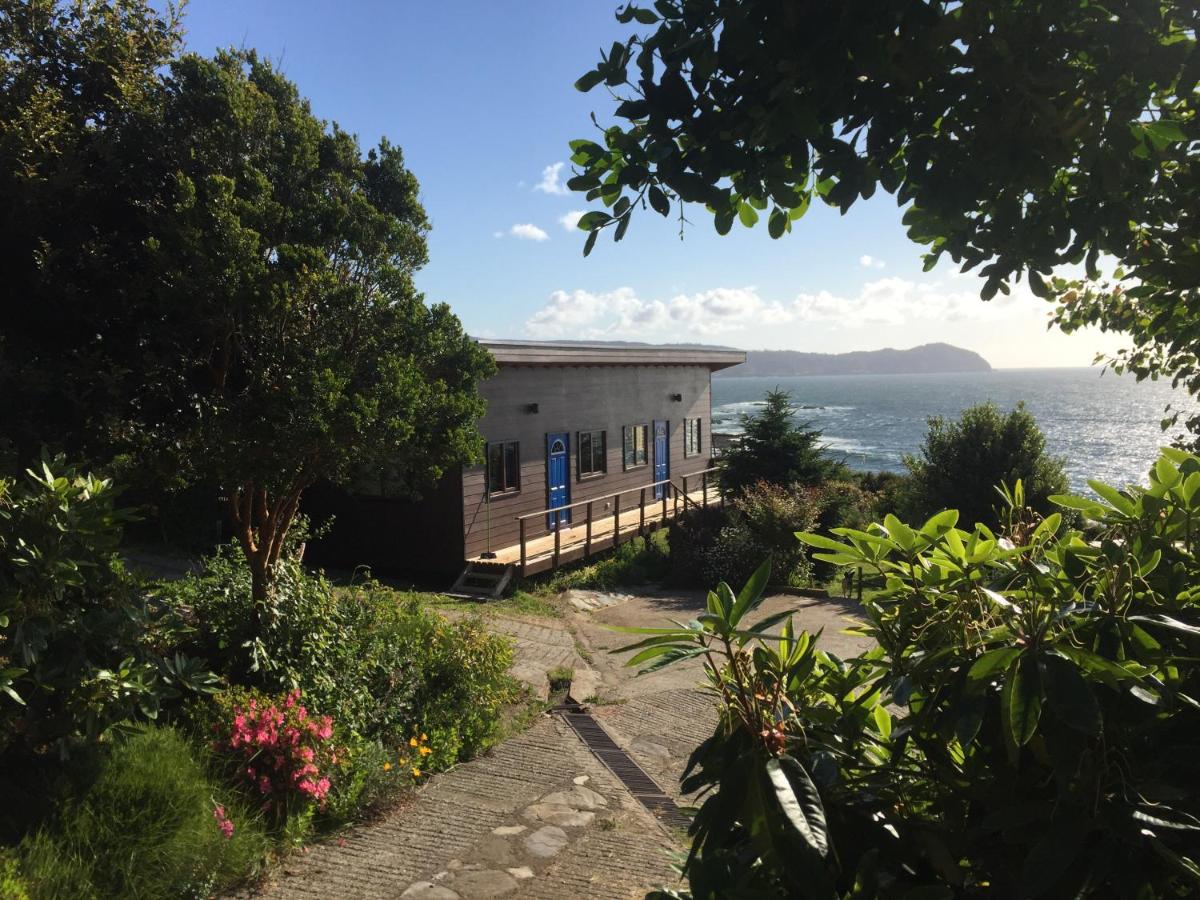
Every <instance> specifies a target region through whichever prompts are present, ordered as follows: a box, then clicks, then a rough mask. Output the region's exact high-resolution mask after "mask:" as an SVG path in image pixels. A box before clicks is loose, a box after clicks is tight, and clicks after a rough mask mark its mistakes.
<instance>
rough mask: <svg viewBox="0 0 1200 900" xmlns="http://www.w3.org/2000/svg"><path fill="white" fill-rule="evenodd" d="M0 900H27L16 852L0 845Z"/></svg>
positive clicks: (27, 892) (27, 894)
mask: <svg viewBox="0 0 1200 900" xmlns="http://www.w3.org/2000/svg"><path fill="white" fill-rule="evenodd" d="M0 900H29V891H28V890H27V889H26V887H25V881H24V879H22V878H21V871H20V862H19V858H18V856H17V854H16V852H15V851H14V850H12V849H10V848H8V847H0Z"/></svg>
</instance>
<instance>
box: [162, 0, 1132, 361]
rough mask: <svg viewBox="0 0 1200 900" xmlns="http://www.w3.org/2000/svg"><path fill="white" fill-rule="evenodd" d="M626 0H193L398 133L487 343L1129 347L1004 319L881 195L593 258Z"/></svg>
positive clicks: (362, 125) (211, 19) (454, 277)
mask: <svg viewBox="0 0 1200 900" xmlns="http://www.w3.org/2000/svg"><path fill="white" fill-rule="evenodd" d="M618 5H619V4H618V3H617V2H614V0H501V2H496V0H490V2H485V0H469V2H468V0H439V2H435V3H430V2H416V0H342V2H332V0H190V2H189V3H188V5H187V9H186V14H185V18H184V27H185V30H186V44H187V47H188V49H189V50H193V51H196V52H198V53H204V54H210V53H212V52H213V51H214V50H216V49H218V48H221V47H230V46H237V47H247V48H254V49H256V50H258V51H259V53H260V54H261V55H264V56H266V57H268V58H270V59H271V60H272V61H274V62H276V63H277V64H278V65H279V67H280V68H281V70H282V71H283V72H284V73H285V74H286V75H287V76H288V77H289V78H291V79H292V80H293V81H294V82H295V83H296V84H297V85H298V86H299V89H300V91H301V93H302V94H303V95H305V96H307V97H308V98H309V99H310V101H311V102H312V106H313V110H314V112H315V113H316V114H317V115H318V116H320V117H321V118H323V119H326V120H330V121H336V122H338V123H339V124H340V125H341V126H342V127H343V128H344V129H346V130H348V131H350V132H353V133H355V134H357V135H358V137H359V140H360V141H361V143H362V145H363V147H364V150H365V149H366V148H367V147H370V146H372V145H374V144H377V143H378V141H379V139H380V138H381V137H385V136H386V137H387V138H388V139H389V140H390V141H392V142H393V143H395V144H398V145H399V146H400V147H401V148H402V149H403V150H404V154H405V160H406V163H407V164H408V166H409V168H410V169H411V170H412V171H413V172H414V174H415V175H416V176H417V178H418V179H419V180H420V182H421V198H422V202H423V204H424V206H425V209H426V211H427V213H428V214H429V217H430V219H431V221H432V223H433V230H432V232H431V234H430V237H429V254H430V262H429V264H428V265H427V266H426V267H425V269H423V270H422V271H421V272H420V273H419V274H418V277H417V284H418V287H419V288H420V289H421V290H422V291H423V292H424V293H425V296H426V299H427V300H429V301H430V302H446V303H449V304H450V306H451V308H452V309H453V310H454V311H455V312H456V313H457V315H458V316H459V317H460V318H461V319H462V322H463V324H464V326H465V327H466V329H467V331H468V332H469V333H471V334H473V335H475V336H477V337H497V338H527V339H555V338H558V339H607V340H642V341H654V342H685V341H686V342H693V341H702V342H705V343H714V344H725V345H730V346H735V347H741V348H744V349H776V350H779V349H788V350H804V351H809V352H824V353H840V352H845V351H850V350H873V349H877V348H881V347H897V348H905V347H912V346H916V345H919V344H923V343H929V342H932V341H945V342H947V343H951V344H955V345H957V346H960V347H965V348H967V349H970V350H974V351H976V352H978V353H980V354H982V355H983V356H984V357H985V358H986V359H987V360H988V361H989V362H991V364H992V365H993V366H996V367H998V368H1010V367H1031V366H1085V365H1090V364H1091V363H1092V361H1093V359H1094V358H1095V356H1096V353H1097V352H1112V351H1114V350H1115V349H1116V348H1117V347H1118V346H1119V343H1118V342H1117V341H1116V340H1114V338H1113V336H1111V335H1103V334H1100V333H1098V332H1085V333H1083V334H1077V335H1072V336H1067V335H1064V334H1062V333H1060V332H1058V331H1057V330H1050V331H1048V330H1047V327H1046V326H1047V316H1048V311H1049V305H1048V304H1047V303H1045V302H1044V301H1040V300H1037V299H1036V298H1034V297H1032V296H1031V295H1030V294H1029V293H1028V292H1027V291H1026V290H1024V289H1023V286H1017V287H1016V288H1015V289H1014V292H1013V295H1012V296H1011V297H1008V298H1003V297H1001V298H998V299H996V300H993V301H991V302H990V303H985V302H983V301H982V300H980V299H979V288H980V282H979V280H978V279H977V278H976V277H975V276H973V275H961V274H959V273H958V272H957V271H956V270H955V268H954V267H953V265H952V264H950V263H949V262H948V261H945V262H943V263H941V264H939V265H938V266H937V267H936V268H935V269H934V270H933V271H932V272H930V273H928V274H923V273H922V271H921V250H922V248H921V247H919V246H918V245H916V244H913V243H912V242H910V241H909V240H908V239H907V237H906V236H905V234H904V231H903V228H902V227H901V224H900V217H901V210H900V209H898V208H897V206H896V203H895V201H894V199H893V198H891V197H890V196H888V195H886V194H884V193H882V192H880V193H878V194H877V195H876V196H875V197H874V198H872V199H871V200H869V201H865V202H863V201H860V202H859V203H858V204H856V205H855V206H854V207H853V208H852V209H851V210H850V211H849V213H848V214H846V215H845V216H841V215H839V214H838V213H837V211H836V210H832V209H829V208H827V207H824V206H822V205H821V204H814V205H813V207H812V208H811V210H810V212H809V213H808V214H807V215H806V216H805V217H804V218H803V219H801V220H800V221H799V222H797V223H795V227H794V228H793V230H792V233H791V234H789V235H785V236H784V237H782V238H781V239H779V240H771V239H770V237H768V235H767V233H766V227H765V224H764V223H765V217H764V218H763V221H762V222H760V224H759V225H758V226H756V227H755V228H753V229H745V228H743V227H742V226H741V225H740V224H737V223H735V225H734V230H733V231H731V232H730V233H729V235H727V236H725V237H720V236H718V235H717V234H716V232H715V231H714V230H713V227H712V223H711V219H710V218H708V217H707V216H706V214H705V212H704V210H703V209H699V208H697V209H692V210H690V213H691V216H690V217H691V219H692V221H693V224H690V225H687V226H685V228H684V230H683V237H682V240H681V239H680V228H679V223H678V221H677V220H675V219H674V218H672V219H671V220H666V219H663V218H661V217H660V216H658V215H656V214H654V213H652V212H647V213H645V214H643V215H640V216H635V217H634V220H633V222H632V223H631V225H630V228H629V231H628V233H627V235H626V236H625V239H624V240H623V241H622V242H621V243H619V244H614V243H612V241H611V240H610V239H609V238H608V236H607V235H602V236H601V239H600V240H599V241H598V242H597V245H596V248H595V249H594V250H593V252H592V254H591V255H590V256H589V257H587V258H584V257H583V255H582V248H583V240H584V233H583V232H581V231H579V230H578V229H577V228H575V227H574V221H575V220H576V219H577V218H578V215H579V214H580V213H581V212H582V211H584V210H586V209H588V208H590V207H589V204H588V203H587V201H586V200H585V198H584V197H583V195H581V194H574V193H572V192H569V191H567V189H566V187H565V182H566V180H567V179H568V178H569V177H570V176H571V164H570V162H569V161H568V157H569V156H570V150H569V149H568V146H567V144H568V142H569V141H570V140H572V139H575V138H582V137H590V138H595V136H596V126H595V125H593V124H592V121H591V119H590V115H591V113H593V112H594V113H596V115H597V117H598V118H599V120H600V121H601V122H602V123H603V122H604V121H605V119H606V118H607V117H609V116H610V115H611V110H612V108H613V106H614V104H613V102H612V101H611V100H610V98H609V96H608V94H607V93H605V92H604V90H603V88H596V89H593V91H592V92H590V93H587V94H583V93H580V92H578V91H576V90H575V89H574V86H573V85H574V81H575V79H576V78H578V77H579V76H580V75H581V74H583V72H585V71H587V70H588V69H590V68H592V66H593V65H594V64H595V62H596V61H597V60H598V58H599V52H600V48H601V47H607V46H608V45H609V44H611V43H612V41H613V40H615V39H619V38H623V37H625V36H626V35H627V34H628V28H629V26H623V25H620V24H618V23H617V22H616V20H615V18H614V16H613V13H614V11H615V10H616V8H617V7H618Z"/></svg>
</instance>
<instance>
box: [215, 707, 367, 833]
mask: <svg viewBox="0 0 1200 900" xmlns="http://www.w3.org/2000/svg"><path fill="white" fill-rule="evenodd" d="M218 708H219V709H220V715H219V717H218V719H217V721H216V722H215V723H214V724H213V726H212V727H213V731H214V733H215V739H214V741H213V750H214V751H215V752H216V753H217V754H218V756H219V757H221V758H222V759H225V760H227V761H228V763H229V768H230V769H231V771H232V775H233V777H234V779H235V780H236V781H237V782H239V783H240V784H242V785H243V786H244V787H245V788H246V789H247V790H248V791H249V792H251V794H252V795H254V796H256V797H261V802H262V808H263V810H264V811H265V812H268V813H270V814H272V815H273V816H274V817H275V818H276V819H277V820H278V821H284V820H286V819H287V818H288V817H289V816H291V815H293V814H296V813H302V814H303V813H309V812H311V810H312V809H313V808H314V807H315V808H318V809H322V808H324V806H325V799H326V797H327V796H328V794H329V791H330V788H331V787H332V784H333V780H334V779H335V778H336V774H337V772H338V771H339V769H340V768H341V767H344V766H345V763H346V756H347V753H346V750H345V748H343V747H339V746H338V745H337V743H336V741H335V740H334V729H333V719H332V717H330V716H327V715H320V714H318V713H316V712H314V711H311V710H309V709H308V707H306V706H305V705H304V700H303V697H302V695H301V692H300V691H299V690H293V691H291V692H290V693H287V694H282V695H277V696H272V695H267V694H262V693H259V692H256V691H243V690H234V691H229V692H227V693H226V694H224V695H222V696H221V697H220V698H218Z"/></svg>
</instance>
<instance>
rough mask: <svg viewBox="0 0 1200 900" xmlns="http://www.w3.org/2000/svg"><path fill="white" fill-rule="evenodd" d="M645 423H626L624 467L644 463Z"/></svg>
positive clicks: (629, 467)
mask: <svg viewBox="0 0 1200 900" xmlns="http://www.w3.org/2000/svg"><path fill="white" fill-rule="evenodd" d="M647 430H648V429H647V428H646V426H645V425H626V426H625V428H624V431H625V468H627V469H632V468H634V467H635V466H644V465H645V464H646V432H647Z"/></svg>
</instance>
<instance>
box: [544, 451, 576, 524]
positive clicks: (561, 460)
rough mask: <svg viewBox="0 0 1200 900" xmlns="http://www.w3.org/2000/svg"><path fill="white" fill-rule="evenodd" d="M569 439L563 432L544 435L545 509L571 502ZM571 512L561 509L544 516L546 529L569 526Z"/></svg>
mask: <svg viewBox="0 0 1200 900" xmlns="http://www.w3.org/2000/svg"><path fill="white" fill-rule="evenodd" d="M570 460H571V438H570V436H569V435H568V434H566V433H565V432H564V433H562V434H548V435H546V509H554V508H555V507H556V506H566V505H567V504H568V503H570V502H571V478H570V475H569V473H570V471H571V466H570ZM570 521H571V511H570V510H569V509H561V510H559V511H558V512H552V513H550V514H549V515H547V516H546V527H547V528H549V529H551V530H553V529H555V528H558V527H559V525H566V524H569V523H570Z"/></svg>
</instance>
